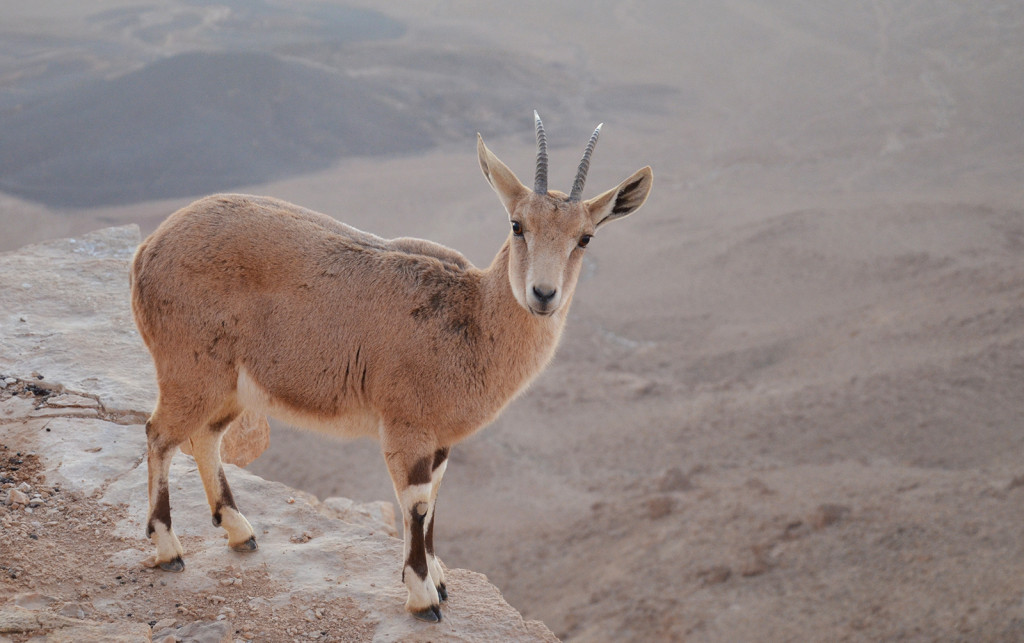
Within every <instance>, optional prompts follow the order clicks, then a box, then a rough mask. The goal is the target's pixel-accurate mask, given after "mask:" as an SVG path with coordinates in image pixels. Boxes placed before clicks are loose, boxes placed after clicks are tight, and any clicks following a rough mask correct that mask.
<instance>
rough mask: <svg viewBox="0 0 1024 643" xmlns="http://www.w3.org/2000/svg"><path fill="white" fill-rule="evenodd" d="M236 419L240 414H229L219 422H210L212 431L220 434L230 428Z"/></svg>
mask: <svg viewBox="0 0 1024 643" xmlns="http://www.w3.org/2000/svg"><path fill="white" fill-rule="evenodd" d="M236 417H238V413H229V414H227V415H225V416H224V417H222V418H220V419H219V420H216V421H214V422H210V430H211V431H213V432H214V433H220V432H221V431H223V430H224V429H226V428H228V425H229V424H231V422H232V421H233V420H234V419H235V418H236Z"/></svg>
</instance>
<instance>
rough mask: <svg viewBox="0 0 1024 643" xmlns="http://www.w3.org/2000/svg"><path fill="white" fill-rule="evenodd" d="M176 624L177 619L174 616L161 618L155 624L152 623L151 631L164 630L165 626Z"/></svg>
mask: <svg viewBox="0 0 1024 643" xmlns="http://www.w3.org/2000/svg"><path fill="white" fill-rule="evenodd" d="M177 624H178V620H177V619H174V618H165V619H161V620H159V621H157V622H156V624H155V625H153V631H154V632H159V631H160V630H166V629H167V628H169V627H174V626H175V625H177Z"/></svg>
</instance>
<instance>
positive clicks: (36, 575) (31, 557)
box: [0, 226, 556, 642]
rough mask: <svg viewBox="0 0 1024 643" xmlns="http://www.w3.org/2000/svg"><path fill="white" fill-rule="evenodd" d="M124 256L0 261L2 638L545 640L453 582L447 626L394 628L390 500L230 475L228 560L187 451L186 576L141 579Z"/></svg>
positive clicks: (29, 255) (138, 359)
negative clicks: (316, 493)
mask: <svg viewBox="0 0 1024 643" xmlns="http://www.w3.org/2000/svg"><path fill="white" fill-rule="evenodd" d="M138 243H139V232H138V229H137V228H136V227H134V226H128V227H121V228H111V229H108V230H102V231H99V232H96V233H93V234H90V235H86V236H84V237H82V238H79V239H63V240H58V241H52V242H48V243H43V244H38V245H35V246H28V247H26V248H23V249H22V250H19V251H16V252H11V253H6V254H0V284H2V285H0V527H2V528H0V577H2V578H3V579H4V582H3V583H2V584H0V642H4V641H27V640H33V641H35V640H47V641H51V640H52V641H149V640H155V641H161V642H163V641H228V642H230V641H286V640H287V641H291V640H295V641H316V640H324V641H363V640H365V641H371V640H374V641H376V640H380V641H395V640H403V641H419V640H438V639H443V640H448V641H470V640H472V641H480V640H543V641H553V640H556V639H555V637H554V635H552V633H551V632H550V631H549V630H548V629H547V628H546V627H545V626H544V625H543V624H542V623H539V622H536V621H526V620H524V619H523V618H522V616H521V615H520V614H519V613H518V612H516V611H515V610H514V609H513V608H512V607H511V606H509V605H508V603H506V602H505V601H504V599H503V598H502V596H501V593H500V592H499V591H498V590H497V588H495V587H494V586H493V585H491V584H490V583H488V582H487V579H486V577H484V576H483V575H481V574H477V573H474V572H471V571H466V570H461V569H449V570H448V571H447V576H448V578H447V580H448V587H449V594H450V598H449V600H448V602H447V603H446V606H445V612H444V614H445V619H444V621H442V622H441V623H439V624H436V625H428V624H425V623H420V622H418V621H416V620H415V619H413V618H412V617H411V616H409V615H408V614H406V613H405V611H404V609H403V602H404V596H405V589H404V586H403V585H402V583H401V579H400V574H401V558H402V543H401V541H400V540H398V539H397V538H396V537H395V536H396V535H397V533H396V530H395V524H394V512H393V506H392V505H391V503H387V502H378V503H370V504H359V503H354V502H352V501H350V500H347V499H345V498H329V499H327V500H324V501H323V502H321V501H319V500H318V499H317V498H315V497H313V496H311V495H309V494H306V493H303V492H300V491H298V490H295V489H291V488H289V487H286V486H285V485H282V484H278V483H275V482H270V481H267V480H264V479H262V478H259V477H258V476H254V475H252V474H250V473H248V472H247V471H245V470H244V469H241V468H238V467H235V466H232V465H227V466H226V468H227V475H228V477H229V479H230V480H231V485H232V490H233V491H234V494H235V498H236V500H237V501H238V503H239V506H240V507H241V508H242V510H243V511H244V512H245V514H246V516H247V517H248V518H249V520H250V522H252V524H253V526H254V528H255V529H256V531H257V534H258V537H259V542H260V549H259V550H258V551H257V552H254V553H251V554H240V553H236V552H233V551H231V550H229V549H228V547H227V546H226V541H225V540H224V537H223V531H222V530H221V529H218V528H215V527H213V526H212V525H211V523H210V518H209V508H208V507H207V504H206V499H205V496H204V495H203V490H202V484H201V482H200V481H199V476H198V473H197V471H196V467H195V463H194V462H193V460H192V459H191V458H190V457H189V456H187V455H184V454H178V455H177V456H176V457H175V459H174V464H173V466H172V470H171V504H172V507H173V509H174V526H175V531H176V532H177V533H178V535H179V537H180V539H181V541H182V544H183V545H184V547H185V550H186V569H185V571H184V572H183V573H180V574H171V573H167V572H161V571H158V570H152V569H149V568H147V567H145V566H144V564H143V562H144V561H145V559H146V558H147V557H148V556H149V555H150V554H151V551H150V550H151V545H150V543H149V541H148V540H147V539H146V538H145V537H144V533H145V518H146V516H145V514H146V509H147V500H146V487H147V482H146V466H145V457H144V455H145V432H144V428H143V426H142V422H143V421H144V419H145V417H146V415H147V414H148V412H149V410H150V409H151V408H152V406H153V401H154V400H155V397H156V395H155V383H154V376H153V371H152V365H151V363H150V361H149V356H148V355H147V354H146V352H145V349H144V348H143V346H142V344H141V342H140V340H139V338H138V335H137V334H136V332H135V329H134V326H133V324H132V320H131V314H130V311H129V305H128V281H127V274H128V262H129V261H130V259H131V256H132V253H133V252H134V249H135V246H136V245H138Z"/></svg>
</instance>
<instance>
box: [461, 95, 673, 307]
mask: <svg viewBox="0 0 1024 643" xmlns="http://www.w3.org/2000/svg"><path fill="white" fill-rule="evenodd" d="M533 115H534V119H535V122H536V127H537V169H536V173H535V178H534V187H533V189H532V190H531V189H530V188H528V187H526V186H525V185H523V184H522V182H520V181H519V179H518V178H516V175H515V174H513V173H512V170H510V169H508V167H507V166H506V165H505V164H504V163H502V162H501V161H500V160H499V159H498V157H496V156H495V155H494V154H493V153H492V152H491V151H490V150H489V149H487V146H486V145H484V141H483V138H482V137H480V135H479V134H478V135H477V154H478V155H479V157H480V169H482V170H483V173H484V176H485V177H486V178H487V181H488V182H489V183H490V184H491V187H493V188H494V191H495V192H497V193H498V198H500V199H501V203H502V205H504V206H505V211H506V212H507V213H508V217H509V223H510V224H511V231H510V233H509V234H510V241H509V266H508V271H509V275H508V276H509V283H510V284H511V286H512V293H513V294H514V295H515V298H516V301H518V302H519V305H521V306H522V307H523V308H525V309H527V310H529V311H530V312H531V313H533V314H534V315H551V314H553V313H555V312H556V311H557V310H558V309H559V308H560V307H561V306H562V305H563V304H565V303H566V302H568V301H570V300H571V299H572V293H573V291H574V290H575V288H576V280H577V278H578V277H579V273H580V267H581V265H582V262H583V251H584V248H586V246H587V244H588V243H589V242H590V239H591V238H592V237H593V236H594V233H595V231H596V230H597V229H598V228H600V227H601V226H603V225H604V224H606V223H608V222H609V221H614V220H616V219H621V218H623V217H625V216H627V215H629V214H632V213H633V212H634V211H635V210H637V209H638V208H639V207H640V206H641V205H643V204H644V201H646V200H647V195H648V194H649V193H650V191H651V182H652V180H653V175H652V173H651V168H650V167H645V168H643V169H642V170H639V171H637V172H636V173H635V174H633V175H632V176H631V177H629V178H628V179H626V180H625V181H623V182H622V183H620V184H619V185H618V186H616V187H614V188H612V189H611V190H608V191H607V192H605V193H603V194H600V195H598V196H596V197H594V198H592V199H588V200H586V201H581V200H580V199H581V196H582V194H583V185H584V183H585V182H586V179H587V170H588V169H589V168H590V155H591V154H592V153H593V151H594V146H595V145H596V144H597V137H598V135H600V133H601V126H600V125H598V126H597V129H595V130H594V134H593V135H592V136H591V137H590V143H589V144H588V145H587V148H586V151H585V152H584V153H583V159H582V160H581V161H580V165H579V170H578V171H577V173H576V180H575V181H573V185H572V190H571V191H570V193H569V194H568V195H566V194H565V193H563V192H558V191H557V190H548V151H547V136H546V135H545V133H544V125H543V123H541V120H540V116H538V115H537V112H534V113H533Z"/></svg>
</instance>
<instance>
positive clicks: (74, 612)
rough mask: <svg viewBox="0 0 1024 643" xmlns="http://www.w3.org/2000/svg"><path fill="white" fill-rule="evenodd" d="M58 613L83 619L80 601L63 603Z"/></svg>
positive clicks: (83, 611) (83, 613)
mask: <svg viewBox="0 0 1024 643" xmlns="http://www.w3.org/2000/svg"><path fill="white" fill-rule="evenodd" d="M58 614H60V615H61V616H67V617H68V618H77V619H83V618H85V609H84V608H83V607H82V605H81V604H80V603H65V604H64V607H62V608H60V612H58Z"/></svg>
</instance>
